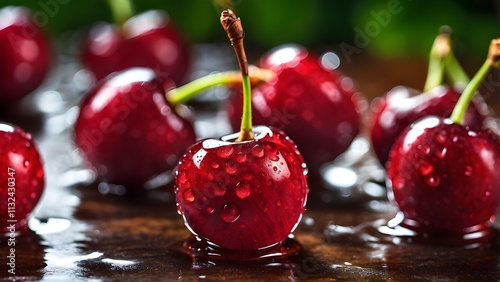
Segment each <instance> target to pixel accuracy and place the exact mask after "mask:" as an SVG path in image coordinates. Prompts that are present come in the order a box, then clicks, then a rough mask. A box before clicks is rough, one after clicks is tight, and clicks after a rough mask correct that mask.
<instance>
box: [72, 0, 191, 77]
mask: <svg viewBox="0 0 500 282" xmlns="http://www.w3.org/2000/svg"><path fill="white" fill-rule="evenodd" d="M117 2H119V3H118V4H122V2H123V1H110V3H111V4H113V5H112V8H113V11H117V10H118V11H119V12H121V13H118V12H116V13H118V15H115V17H116V18H117V20H116V21H117V24H118V26H117V25H112V24H108V23H100V24H98V25H96V26H94V27H93V28H92V29H91V30H90V33H89V36H88V38H87V39H86V42H85V43H84V46H83V50H82V54H81V60H82V64H83V65H84V67H86V68H87V69H89V70H90V71H91V72H92V73H93V75H94V76H95V78H96V79H97V80H100V79H102V78H104V77H105V76H106V75H108V74H110V73H112V72H115V71H120V70H124V69H127V68H131V67H147V68H151V69H153V70H155V71H157V72H158V74H159V75H161V76H168V77H170V78H171V79H173V80H174V82H175V83H176V84H178V85H180V84H181V83H183V82H184V80H185V79H186V76H187V74H188V71H189V68H190V64H191V55H190V44H189V43H188V41H187V40H186V39H185V38H184V37H183V36H182V34H181V33H180V32H179V31H178V30H177V28H176V27H175V26H174V25H173V24H172V23H171V22H170V19H169V17H168V15H167V14H166V13H164V12H161V11H146V12H144V13H141V14H138V15H136V16H134V17H131V18H129V15H131V14H132V11H131V9H129V10H125V11H123V7H126V5H120V6H118V7H115V6H116V3H117ZM124 3H126V1H125V2H124Z"/></svg>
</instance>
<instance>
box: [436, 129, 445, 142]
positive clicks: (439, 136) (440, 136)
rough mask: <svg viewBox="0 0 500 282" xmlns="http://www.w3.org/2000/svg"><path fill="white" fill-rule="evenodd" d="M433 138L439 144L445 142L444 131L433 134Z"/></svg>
mask: <svg viewBox="0 0 500 282" xmlns="http://www.w3.org/2000/svg"><path fill="white" fill-rule="evenodd" d="M434 140H436V142H438V143H439V144H444V142H446V131H444V130H443V131H440V132H438V133H437V134H436V136H434Z"/></svg>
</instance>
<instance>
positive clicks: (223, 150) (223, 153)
mask: <svg viewBox="0 0 500 282" xmlns="http://www.w3.org/2000/svg"><path fill="white" fill-rule="evenodd" d="M233 151H234V150H233V147H232V146H220V147H219V148H217V156H219V157H220V158H228V157H229V156H231V154H232V153H233Z"/></svg>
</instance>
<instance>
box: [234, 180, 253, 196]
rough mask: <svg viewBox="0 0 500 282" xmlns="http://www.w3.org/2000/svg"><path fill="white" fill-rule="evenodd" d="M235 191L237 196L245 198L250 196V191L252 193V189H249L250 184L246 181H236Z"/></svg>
mask: <svg viewBox="0 0 500 282" xmlns="http://www.w3.org/2000/svg"><path fill="white" fill-rule="evenodd" d="M235 192H236V196H238V198H240V199H245V198H247V197H248V196H250V193H252V189H250V184H248V183H238V185H236V189H235Z"/></svg>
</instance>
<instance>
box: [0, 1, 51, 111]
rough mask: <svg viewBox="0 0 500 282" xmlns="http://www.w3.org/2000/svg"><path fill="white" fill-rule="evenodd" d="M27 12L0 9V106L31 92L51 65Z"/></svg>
mask: <svg viewBox="0 0 500 282" xmlns="http://www.w3.org/2000/svg"><path fill="white" fill-rule="evenodd" d="M33 19H34V18H33V15H32V14H31V12H30V11H29V10H28V9H26V8H22V7H10V6H9V7H6V8H3V9H1V10H0V58H1V59H0V61H1V63H0V106H1V105H6V104H8V103H11V102H14V101H18V100H20V99H21V98H23V97H24V96H26V95H28V94H29V93H31V92H32V91H33V90H35V89H36V88H37V87H38V86H40V84H41V83H42V82H43V80H44V79H45V77H46V75H47V73H48V71H49V69H50V66H51V57H52V55H51V48H50V44H49V40H48V38H47V37H46V35H45V34H44V32H43V30H42V28H41V27H40V26H38V25H37V24H35V22H34V21H33Z"/></svg>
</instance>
